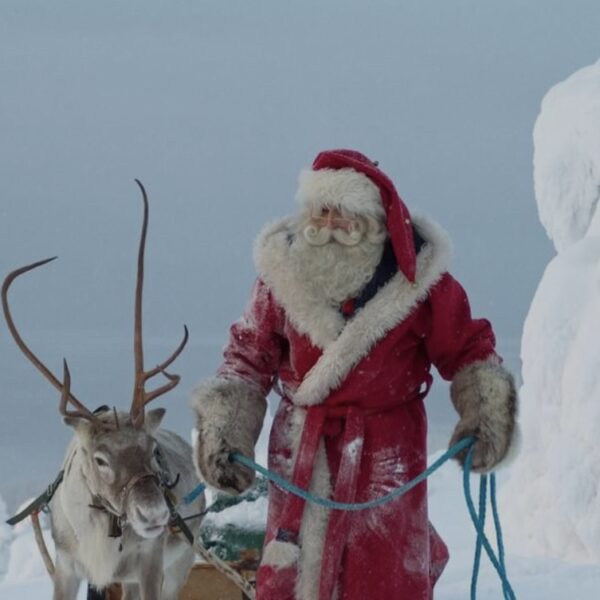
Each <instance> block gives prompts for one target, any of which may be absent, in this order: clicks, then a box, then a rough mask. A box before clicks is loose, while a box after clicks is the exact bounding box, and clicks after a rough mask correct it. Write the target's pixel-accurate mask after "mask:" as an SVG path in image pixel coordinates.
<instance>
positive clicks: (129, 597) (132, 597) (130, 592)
mask: <svg viewBox="0 0 600 600" xmlns="http://www.w3.org/2000/svg"><path fill="white" fill-rule="evenodd" d="M121 590H122V594H121V600H136V599H137V598H139V597H140V588H139V586H138V584H137V583H124V584H122V585H121Z"/></svg>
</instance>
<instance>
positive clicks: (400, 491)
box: [230, 438, 475, 511]
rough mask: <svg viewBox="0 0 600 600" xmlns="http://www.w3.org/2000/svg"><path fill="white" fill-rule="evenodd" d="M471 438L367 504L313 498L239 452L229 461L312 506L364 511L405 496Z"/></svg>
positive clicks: (468, 444) (459, 450)
mask: <svg viewBox="0 0 600 600" xmlns="http://www.w3.org/2000/svg"><path fill="white" fill-rule="evenodd" d="M474 441H475V440H474V439H473V438H465V439H464V440H461V441H460V442H458V443H457V444H455V445H454V446H452V448H450V449H449V450H448V451H447V452H446V453H444V454H443V455H442V456H441V457H440V458H438V459H437V460H436V461H435V462H434V463H433V464H432V465H431V466H430V467H429V468H428V469H426V470H425V471H423V472H422V473H420V474H419V475H417V476H416V477H415V478H414V479H412V480H411V481H409V482H408V483H406V484H404V485H403V486H401V487H399V488H396V489H395V490H394V491H392V492H390V493H389V494H386V495H385V496H381V498H377V499H376V500H370V501H369V502H356V503H348V502H336V501H334V500H330V499H329V498H322V497H321V496H315V495H314V494H311V493H310V492H308V491H306V490H303V489H302V488H300V487H298V486H297V485H294V484H293V483H291V482H289V481H287V480H286V479H284V478H283V477H281V476H279V475H278V474H277V473H273V471H269V470H268V469H265V468H264V467H261V466H260V465H259V464H257V463H255V462H254V461H253V460H250V459H249V458H248V457H247V456H244V455H243V454H240V453H239V452H234V453H233V454H232V455H231V456H230V459H231V460H232V461H234V462H238V463H240V464H242V465H244V466H246V467H248V468H250V469H254V470H255V471H257V472H258V473H260V474H261V475H263V476H264V477H266V478H267V479H270V480H271V481H272V482H273V483H275V484H276V485H277V486H278V487H280V488H281V489H283V490H286V491H288V492H291V493H292V494H296V495H297V496H300V498H304V500H307V501H309V502H312V503H314V504H318V505H320V506H325V507H326V508H333V509H337V510H350V511H356V510H365V509H367V508H376V507H377V506H382V505H383V504H387V503H388V502H390V501H391V500H394V499H395V498H399V497H400V496H403V495H404V494H406V492H408V491H410V490H412V489H413V488H414V487H416V486H417V485H419V483H421V482H422V481H424V480H425V479H427V478H428V477H429V476H430V475H431V474H432V473H434V472H435V471H437V470H438V469H439V468H440V467H441V466H442V465H443V464H444V463H445V462H446V461H448V460H450V459H451V458H452V457H453V456H456V455H457V454H458V453H459V452H462V451H463V450H465V448H468V447H469V446H471V445H472V444H473V443H474Z"/></svg>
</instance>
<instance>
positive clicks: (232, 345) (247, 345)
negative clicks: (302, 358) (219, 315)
mask: <svg viewBox="0 0 600 600" xmlns="http://www.w3.org/2000/svg"><path fill="white" fill-rule="evenodd" d="M283 319H284V316H283V310H282V309H281V307H280V306H279V305H278V304H277V303H276V302H275V300H274V298H273V294H272V293H271V290H270V289H269V288H268V287H267V286H266V284H265V283H264V282H263V281H262V280H260V279H258V280H257V281H256V283H255V284H254V288H253V289H252V296H251V298H250V302H249V303H248V306H247V307H246V310H245V311H244V314H243V316H242V318H241V319H240V320H239V321H236V322H235V323H234V324H233V325H232V326H231V328H230V330H229V341H228V343H227V345H226V346H225V349H224V351H223V356H224V358H225V360H224V361H223V364H222V365H221V366H220V367H219V370H218V371H217V375H220V376H224V377H227V376H235V377H239V378H241V379H244V380H245V381H247V382H248V383H251V384H254V385H255V386H256V387H258V388H259V389H260V390H261V392H262V393H263V394H264V395H265V396H266V395H267V394H268V393H269V392H270V390H271V387H272V385H273V376H274V375H275V374H276V373H277V370H278V369H279V365H280V362H281V356H282V353H283V350H284V348H285V346H286V341H285V338H284V337H283V335H282V331H283Z"/></svg>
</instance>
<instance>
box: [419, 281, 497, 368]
mask: <svg viewBox="0 0 600 600" xmlns="http://www.w3.org/2000/svg"><path fill="white" fill-rule="evenodd" d="M429 304H430V306H431V311H432V318H431V328H430V330H429V334H428V335H427V336H426V339H425V345H426V348H427V353H428V354H429V358H430V360H431V362H432V363H433V364H434V365H435V366H436V368H437V370H438V371H439V373H440V375H441V376H442V377H443V378H444V379H446V380H451V379H452V378H453V377H454V375H455V374H456V372H457V371H459V370H460V369H462V368H463V367H465V366H467V365H469V364H471V363H472V362H475V361H477V360H483V359H485V358H488V357H490V356H496V353H495V346H496V339H495V337H494V332H493V331H492V326H491V325H490V322H489V321H487V320H486V319H473V318H472V317H471V307H470V306H469V300H468V298H467V294H466V293H465V290H464V289H463V288H462V286H461V285H460V283H458V281H456V279H454V278H453V277H452V276H451V275H450V274H448V273H446V274H445V275H443V277H442V278H441V279H440V281H439V282H438V283H437V284H436V285H435V286H434V287H433V288H432V289H431V291H430V293H429Z"/></svg>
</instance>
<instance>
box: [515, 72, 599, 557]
mask: <svg viewBox="0 0 600 600" xmlns="http://www.w3.org/2000/svg"><path fill="white" fill-rule="evenodd" d="M534 141H535V160H534V163H535V184H536V186H535V187H536V197H537V202H538V206H539V212H540V218H541V220H542V222H543V223H544V225H545V227H546V229H547V230H548V233H549V235H550V236H551V237H552V239H553V240H554V243H555V246H556V248H557V250H558V255H557V256H556V257H555V258H554V259H553V260H552V261H551V262H550V264H549V265H548V267H547V268H546V271H545V273H544V275H543V278H542V280H541V282H540V284H539V287H538V289H537V291H536V294H535V297H534V299H533V302H532V305H531V308H530V311H529V314H528V316H527V319H526V321H525V327H524V331H523V340H522V348H521V353H522V363H523V387H522V389H521V394H520V395H521V409H520V410H521V414H520V425H521V430H522V437H523V443H522V449H521V453H520V456H519V458H518V459H517V461H516V462H515V464H514V466H513V469H512V470H511V474H510V479H509V481H508V482H507V485H506V486H505V488H504V490H503V497H504V499H505V501H506V504H507V506H508V507H509V510H508V512H507V518H506V533H507V537H508V542H509V544H511V545H512V546H513V548H514V549H515V550H517V551H519V552H522V553H526V554H529V555H538V556H550V557H558V558H562V559H565V560H569V561H574V562H581V563H600V519H598V517H597V515H598V498H599V497H600V460H599V459H600V445H599V444H598V443H597V440H598V431H597V429H598V424H599V423H600V401H599V400H600V369H599V368H598V365H599V358H598V340H599V339H600V310H599V309H598V307H600V217H598V215H597V211H596V205H597V202H598V197H599V194H600V63H598V64H596V65H593V66H591V67H586V68H585V69H582V70H580V71H578V72H577V73H575V74H574V75H573V76H572V77H570V78H569V79H567V80H566V81H564V82H563V83H561V84H559V85H557V86H555V87H554V88H552V90H551V91H550V92H549V93H548V95H547V96H546V98H545V99H544V102H543V104H542V112H541V114H540V116H539V118H538V121H537V124H536V128H535V136H534Z"/></svg>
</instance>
